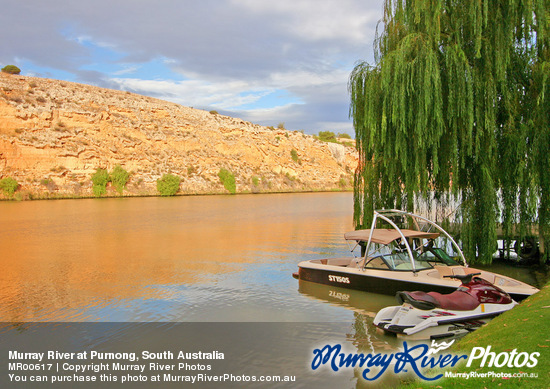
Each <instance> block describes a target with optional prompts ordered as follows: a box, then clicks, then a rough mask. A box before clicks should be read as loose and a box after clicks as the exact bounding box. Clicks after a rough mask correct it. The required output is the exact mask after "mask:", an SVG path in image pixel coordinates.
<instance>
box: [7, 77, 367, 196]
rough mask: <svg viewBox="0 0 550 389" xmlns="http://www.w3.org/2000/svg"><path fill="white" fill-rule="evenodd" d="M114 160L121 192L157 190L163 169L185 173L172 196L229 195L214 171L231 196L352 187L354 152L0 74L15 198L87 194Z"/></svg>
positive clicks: (135, 99)
mask: <svg viewBox="0 0 550 389" xmlns="http://www.w3.org/2000/svg"><path fill="white" fill-rule="evenodd" d="M293 150H295V151H293ZM116 165H120V166H122V167H123V168H124V169H126V170H127V171H129V172H130V173H131V175H130V180H129V182H128V184H127V185H126V189H125V190H124V195H151V194H157V190H156V181H157V179H159V178H160V177H161V176H162V175H163V174H165V173H172V174H174V175H177V176H179V177H180V178H181V179H182V182H181V186H180V192H179V193H188V194H206V193H226V190H225V188H224V187H223V185H222V184H221V182H220V180H219V178H218V172H219V171H220V169H221V168H225V169H227V170H229V171H231V172H232V173H233V174H234V175H235V179H236V184H237V192H290V191H311V190H313V191H317V190H334V189H346V188H349V187H350V186H351V182H352V176H353V171H354V170H355V167H356V165H357V153H356V151H355V149H354V148H353V147H346V146H342V145H338V144H329V143H324V142H320V141H318V140H315V139H314V138H313V137H312V136H309V135H304V134H303V133H301V132H292V131H287V130H284V129H272V128H268V127H264V126H260V125H256V124H252V123H249V122H245V121H243V120H240V119H236V118H232V117H228V116H223V115H219V114H216V113H210V112H206V111H202V110H198V109H193V108H189V107H184V106H181V105H177V104H174V103H170V102H166V101H162V100H158V99H154V98H151V97H145V96H141V95H136V94H132V93H128V92H121V91H115V90H109V89H103V88H98V87H94V86H89V85H82V84H76V83H71V82H66V81H57V80H50V79H42V78H34V77H25V76H19V75H8V74H3V73H0V178H4V177H13V178H14V179H16V180H17V181H18V182H19V184H20V187H19V190H18V193H19V197H23V198H26V197H33V198H35V197H39V198H47V197H70V196H91V195H92V185H91V176H92V174H93V173H94V172H95V171H96V169H97V168H99V167H101V168H104V169H108V170H109V171H111V170H112V169H113V167H114V166H116ZM108 194H112V195H114V194H115V191H114V190H113V189H112V188H110V190H109V192H108ZM2 196H3V194H0V198H1V197H2Z"/></svg>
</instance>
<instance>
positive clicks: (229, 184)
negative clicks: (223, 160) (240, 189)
mask: <svg viewBox="0 0 550 389" xmlns="http://www.w3.org/2000/svg"><path fill="white" fill-rule="evenodd" d="M218 177H219V178H220V181H221V183H222V184H223V186H224V187H225V189H227V191H228V192H229V193H232V194H235V192H236V191H237V185H236V183H235V176H234V175H233V173H231V172H230V171H229V170H227V169H224V168H221V169H220V171H219V173H218Z"/></svg>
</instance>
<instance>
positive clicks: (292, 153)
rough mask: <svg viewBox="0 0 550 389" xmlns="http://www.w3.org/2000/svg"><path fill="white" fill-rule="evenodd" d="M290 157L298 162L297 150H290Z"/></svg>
mask: <svg viewBox="0 0 550 389" xmlns="http://www.w3.org/2000/svg"><path fill="white" fill-rule="evenodd" d="M290 157H291V158H292V160H293V161H294V162H296V163H298V162H300V157H298V152H297V151H296V150H294V149H292V150H290Z"/></svg>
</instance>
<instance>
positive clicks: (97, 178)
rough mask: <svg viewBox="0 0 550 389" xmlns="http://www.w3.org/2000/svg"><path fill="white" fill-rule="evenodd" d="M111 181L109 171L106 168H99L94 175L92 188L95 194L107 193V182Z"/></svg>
mask: <svg viewBox="0 0 550 389" xmlns="http://www.w3.org/2000/svg"><path fill="white" fill-rule="evenodd" d="M109 181H110V177H109V173H108V172H107V170H105V169H101V168H97V170H96V172H95V173H94V174H93V175H92V184H93V186H92V189H93V192H94V196H96V197H100V196H103V195H104V194H105V193H107V183H108V182H109Z"/></svg>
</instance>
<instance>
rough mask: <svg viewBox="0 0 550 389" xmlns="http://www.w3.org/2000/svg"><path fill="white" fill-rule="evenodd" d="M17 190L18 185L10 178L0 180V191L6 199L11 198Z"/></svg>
mask: <svg viewBox="0 0 550 389" xmlns="http://www.w3.org/2000/svg"><path fill="white" fill-rule="evenodd" d="M17 188H19V183H18V182H17V181H16V180H15V179H13V178H11V177H6V178H2V179H1V180H0V189H2V190H3V191H4V194H5V195H6V196H8V197H12V196H13V194H14V193H15V191H16V190H17Z"/></svg>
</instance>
